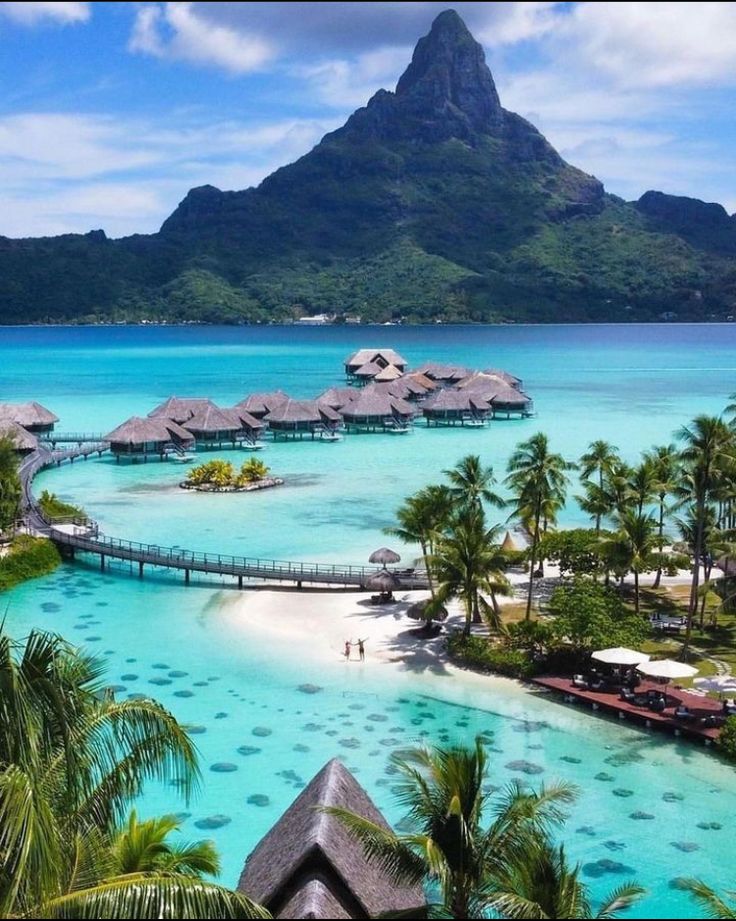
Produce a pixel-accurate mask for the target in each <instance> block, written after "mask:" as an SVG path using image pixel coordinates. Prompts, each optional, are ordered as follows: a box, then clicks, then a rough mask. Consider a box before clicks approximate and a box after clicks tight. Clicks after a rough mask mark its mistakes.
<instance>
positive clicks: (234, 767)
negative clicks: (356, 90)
mask: <svg viewBox="0 0 736 921" xmlns="http://www.w3.org/2000/svg"><path fill="white" fill-rule="evenodd" d="M372 345H379V346H380V345H386V346H393V347H394V348H397V349H398V350H399V351H400V352H402V353H403V354H404V355H405V356H406V357H407V359H408V360H409V361H410V362H411V363H419V362H420V361H421V360H422V359H425V358H427V359H435V360H444V361H452V362H455V363H462V364H468V365H472V366H477V367H488V366H493V367H502V368H506V369H508V370H509V371H512V372H513V373H515V374H517V375H518V376H520V377H522V378H523V380H524V386H525V389H526V390H527V391H528V392H529V393H530V394H531V396H532V397H533V398H534V401H535V406H536V410H537V413H538V415H537V417H536V418H532V419H527V420H521V421H519V420H516V421H514V420H512V421H509V422H505V421H498V422H495V423H493V424H492V425H491V426H490V427H489V428H488V429H480V430H477V429H469V430H460V429H457V430H454V431H453V430H431V431H427V430H425V429H424V428H423V427H422V426H421V425H419V426H418V427H417V431H416V432H415V433H413V434H412V435H409V436H406V437H401V438H396V437H393V436H388V435H387V436H368V435H365V436H353V437H348V438H345V439H344V440H343V441H342V442H340V443H336V444H325V443H314V444H313V443H311V442H304V443H302V444H269V446H268V448H267V449H266V450H265V451H264V452H263V454H262V455H261V456H262V457H263V459H264V460H266V461H267V463H268V464H269V466H271V467H272V469H273V471H274V472H275V473H277V474H279V475H282V476H283V477H284V478H285V479H286V480H287V485H286V486H284V487H283V488H282V489H280V490H274V491H273V492H263V493H260V494H259V493H255V494H249V495H242V496H229V497H227V496H221V495H217V496H214V495H204V494H190V493H187V492H184V491H183V490H180V489H178V486H177V483H178V480H179V479H180V478H181V476H182V468H181V467H178V466H175V465H173V464H168V463H163V464H161V463H158V462H151V463H149V464H145V465H144V464H138V465H119V466H118V465H116V464H114V463H113V462H112V461H111V460H110V459H109V458H102V459H100V460H90V461H87V462H78V463H76V464H74V465H73V466H65V467H62V468H60V469H58V470H53V471H49V472H47V473H44V474H42V475H41V476H40V477H39V479H38V482H37V486H36V488H37V489H41V488H44V487H45V488H48V489H52V490H53V491H55V492H56V493H57V494H58V495H60V496H61V497H62V498H64V499H69V500H72V501H75V502H78V503H80V504H82V505H83V506H84V507H85V509H86V510H87V511H88V512H89V513H90V514H91V515H92V516H93V517H95V518H96V519H97V520H98V521H99V523H100V526H101V528H102V530H104V531H105V532H106V533H107V534H110V535H113V536H118V537H128V538H132V539H139V540H146V541H151V542H158V543H161V544H167V545H177V544H178V545H180V546H183V547H188V548H190V549H195V550H220V551H222V552H227V553H243V554H248V555H251V556H264V557H280V558H286V559H303V560H320V561H324V562H333V561H334V562H355V563H362V562H365V560H366V558H367V556H368V554H369V553H370V552H371V551H372V550H373V549H375V548H376V547H377V546H380V545H381V544H383V543H385V542H386V538H385V537H383V536H382V534H381V528H383V527H384V526H386V525H388V524H390V522H391V518H392V512H393V510H394V509H395V507H396V506H397V505H398V504H399V502H400V501H401V499H402V497H403V496H405V495H406V494H407V493H409V492H411V491H413V490H415V489H416V488H418V487H419V486H421V485H422V484H423V483H426V482H429V481H432V480H435V479H437V478H438V477H439V475H440V472H441V470H442V469H443V468H445V467H448V466H450V465H452V464H453V463H454V462H455V461H456V460H457V459H459V458H460V457H461V456H462V455H463V454H466V453H469V452H471V451H472V452H474V453H479V454H480V455H481V456H482V458H483V460H484V461H485V462H486V463H491V464H493V465H494V467H495V468H496V469H497V470H498V471H499V472H502V471H503V468H504V467H505V463H506V459H507V457H508V455H509V453H510V451H511V450H512V448H513V446H514V445H515V443H516V442H517V441H518V440H520V439H522V438H524V437H528V436H529V435H531V434H533V433H534V432H535V431H537V430H539V429H543V430H545V431H547V432H548V433H549V434H550V436H551V439H552V442H553V445H554V447H555V448H556V449H557V450H560V451H562V452H563V453H565V454H566V455H568V456H569V457H571V458H575V457H576V456H578V455H579V454H580V453H581V451H582V449H583V448H584V447H585V446H586V445H587V443H588V442H589V441H590V440H592V439H593V438H596V437H605V438H607V439H609V440H611V441H613V442H614V443H616V444H617V445H618V446H619V448H620V449H621V451H622V453H623V454H624V456H626V457H629V458H632V459H633V458H634V457H635V456H636V454H637V453H638V452H639V451H640V450H642V449H643V448H647V447H649V446H651V445H652V444H654V443H660V442H665V441H669V440H671V438H672V435H673V433H674V431H675V430H676V429H677V427H678V426H679V425H681V424H682V423H684V422H686V421H688V420H689V419H690V418H691V417H692V416H693V415H695V414H696V413H699V412H717V411H719V410H720V409H721V408H722V407H723V405H724V404H725V402H726V401H727V397H728V395H729V394H730V393H731V392H732V391H733V390H736V328H735V327H734V326H730V325H728V326H671V325H663V326H580V327H569V326H564V327H563V326H559V327H554V326H553V327H513V326H507V327H436V328H404V327H379V328H334V327H332V328H329V327H328V328H319V329H310V328H305V329H299V328H294V327H290V328H275V327H270V328H250V327H249V328H199V327H188V328H154V327H148V328H129V327H120V328H100V327H96V328H72V329H66V328H30V329H27V328H12V329H7V328H3V329H0V400H10V401H16V400H25V399H37V400H39V401H40V402H42V403H44V404H45V405H48V406H49V407H50V408H51V409H53V410H54V411H55V412H56V413H57V414H58V415H59V416H61V423H60V426H59V427H60V428H63V429H65V430H76V429H84V430H99V431H106V430H108V429H110V428H112V427H113V426H114V425H116V424H117V423H119V422H120V421H122V420H123V419H125V418H127V417H128V416H130V415H133V414H139V415H145V413H147V412H148V411H149V410H150V409H151V408H152V407H153V406H154V405H155V404H156V403H158V402H160V401H162V400H163V399H165V398H166V397H167V396H169V395H171V394H177V395H179V396H209V397H212V398H213V399H214V400H216V401H217V402H220V403H223V404H225V405H227V404H228V403H232V402H235V401H236V400H238V399H241V398H242V397H243V396H245V395H246V394H247V393H249V392H252V391H255V390H264V389H271V388H274V387H282V388H283V389H284V390H286V391H288V392H289V393H292V394H293V395H295V396H307V395H312V394H316V393H318V392H320V391H321V390H323V389H325V388H326V387H328V386H330V385H332V384H337V383H340V382H341V369H342V361H343V359H344V357H345V356H346V355H347V354H349V353H350V352H351V351H353V350H355V349H356V348H359V347H363V346H372ZM211 456H215V455H214V454H213V455H211ZM243 456H245V455H243ZM235 459H236V457H235V456H234V457H233V460H235ZM223 500H224V501H223ZM225 503H226V504H225ZM583 520H584V519H583V517H582V516H581V514H580V511H579V510H578V509H577V507H576V506H575V503H574V502H571V503H570V505H569V507H568V508H567V509H566V511H565V514H564V516H563V524H568V525H573V524H577V523H582V522H583ZM410 555H411V551H410V550H407V556H410ZM232 592H233V589H232V588H231V586H229V585H226V584H225V583H223V584H222V585H220V584H218V583H215V582H210V583H209V584H204V583H199V584H196V585H193V586H191V587H190V588H185V587H184V586H183V585H182V584H181V581H180V580H177V579H174V578H170V577H164V576H155V575H152V576H151V577H149V578H146V579H144V580H143V581H138V580H137V579H135V578H130V576H129V575H126V574H124V573H123V572H120V571H116V570H114V569H113V570H110V571H108V572H107V573H106V574H104V575H103V574H101V573H100V572H99V571H98V570H97V569H96V568H95V567H94V566H93V565H91V564H90V565H85V564H84V563H80V564H75V565H65V566H63V567H62V568H61V569H60V570H58V571H57V573H55V574H54V575H52V576H50V577H48V578H44V579H39V580H36V581H34V582H33V583H29V584H26V585H24V586H21V587H19V588H18V589H16V590H14V591H12V592H10V593H8V595H6V596H5V597H4V598H3V608H4V609H5V608H6V606H7V622H8V624H9V627H10V629H11V631H12V632H13V633H14V634H15V635H16V636H22V635H23V634H24V633H25V632H26V631H27V630H29V629H30V628H31V627H43V628H47V629H52V630H56V631H58V632H60V633H62V634H63V635H64V636H66V637H68V638H70V639H72V640H74V641H76V642H79V644H80V645H84V646H86V647H87V648H89V649H90V650H93V651H95V652H97V653H99V654H100V655H104V657H105V658H106V659H107V662H108V667H109V679H110V682H111V684H115V685H118V686H119V688H118V693H119V694H121V695H127V694H137V693H146V694H154V696H156V697H158V698H159V699H160V700H162V701H163V702H164V703H165V704H166V705H167V706H169V707H171V709H172V710H173V711H174V712H175V713H176V715H177V716H178V717H180V718H181V719H182V720H184V721H186V722H188V723H191V724H193V725H194V726H195V727H197V730H198V734H197V735H196V736H195V738H196V741H197V745H198V747H199V749H200V751H201V763H202V769H203V784H202V790H201V793H200V795H199V796H198V797H197V799H196V801H194V802H193V803H191V804H190V805H189V806H188V807H186V806H184V805H183V804H181V802H180V801H179V800H178V799H177V798H176V791H175V790H174V789H154V788H152V789H151V790H150V791H149V792H148V793H147V794H146V797H145V799H144V801H143V803H142V804H141V809H142V810H144V811H146V812H161V811H182V810H184V809H186V810H187V814H188V817H187V820H186V822H185V825H184V828H185V830H186V833H187V836H189V837H195V836H210V837H212V838H213V839H214V840H215V841H216V843H217V845H218V847H219V849H220V851H221V853H222V855H223V862H224V874H223V880H224V882H225V883H227V884H234V883H235V882H236V880H237V877H238V874H239V872H240V869H241V866H242V862H243V860H244V858H245V856H246V855H247V853H248V852H249V851H250V849H251V848H252V847H253V845H254V844H255V843H256V842H257V840H258V839H259V838H260V837H261V836H262V835H263V834H264V832H265V831H266V830H267V829H268V827H269V826H270V825H271V824H272V823H273V822H274V821H275V819H276V818H277V817H278V815H279V814H280V813H281V812H282V811H283V809H284V808H285V807H286V806H287V805H288V804H289V802H290V801H291V800H292V799H293V797H294V796H295V795H296V793H297V791H298V789H299V788H300V787H301V785H302V784H304V783H305V782H307V781H308V780H309V779H310V777H311V776H312V775H313V774H314V773H315V772H316V771H317V770H318V769H319V767H321V765H322V764H323V763H324V762H325V761H326V760H327V759H328V758H330V757H332V756H334V755H340V756H341V757H343V758H344V760H345V762H346V764H347V765H348V766H349V767H350V768H351V769H352V770H354V771H356V772H357V777H358V779H359V780H360V781H361V783H362V784H364V786H365V787H366V788H367V790H368V791H369V793H370V794H371V795H372V796H373V797H374V798H375V800H376V802H377V803H378V805H379V806H380V808H382V809H383V810H385V812H386V814H387V815H388V817H389V818H390V819H391V820H392V821H393V822H394V823H398V824H400V822H401V818H402V816H401V813H400V811H397V809H396V807H395V805H394V804H393V801H392V796H391V783H392V773H391V768H390V765H389V760H388V759H389V756H390V755H391V753H392V752H393V751H395V750H397V749H400V748H402V747H405V746H407V745H408V744H411V743H413V742H416V741H417V740H419V739H423V740H426V741H429V742H432V743H451V742H470V741H471V740H472V739H473V738H474V737H475V735H477V734H478V733H484V734H487V736H488V738H490V739H492V741H491V742H490V747H491V761H492V766H493V769H492V777H491V782H492V783H493V784H494V785H503V784H504V783H507V782H508V781H509V780H511V779H512V778H519V779H522V780H525V781H529V782H531V783H540V782H542V781H545V780H547V781H548V780H552V779H557V778H565V779H567V780H571V781H573V782H575V783H577V784H578V785H579V787H580V789H581V796H580V799H579V802H578V803H577V805H576V806H575V807H574V809H573V810H572V814H571V817H570V820H569V822H568V823H567V826H566V828H565V832H564V839H565V841H566V843H567V846H568V849H569V852H570V854H571V855H572V856H573V857H574V858H575V859H577V860H579V861H580V862H581V863H582V864H583V872H584V876H585V879H586V881H587V882H588V883H589V884H590V886H591V888H592V892H593V894H594V896H595V897H596V898H598V897H601V896H602V895H603V894H604V893H606V892H607V891H609V890H610V889H612V888H614V887H615V886H617V885H619V884H620V883H621V882H623V881H625V880H627V879H629V878H631V877H632V876H636V878H637V879H638V880H639V881H640V882H641V883H642V884H644V885H645V886H647V888H648V889H649V896H648V898H647V899H646V900H645V901H644V902H643V903H642V904H641V905H640V906H639V907H638V908H637V909H636V910H635V911H632V912H631V913H630V916H631V917H642V918H644V917H655V918H671V917H696V910H695V908H694V905H693V903H692V902H691V901H690V899H689V898H688V897H687V896H686V895H685V894H684V893H682V892H681V891H680V890H679V889H678V888H677V885H676V882H674V881H675V880H676V878H677V877H681V876H702V877H703V878H704V879H705V880H706V881H708V882H709V883H713V884H716V885H719V886H721V887H726V888H728V887H734V886H736V879H734V874H733V862H732V855H731V847H730V845H731V842H732V841H733V835H734V831H735V830H736V819H735V818H734V816H736V775H735V774H734V770H733V768H731V767H729V766H727V765H725V764H723V763H721V762H720V761H719V760H718V759H717V758H715V757H713V756H711V755H708V754H706V753H705V751H703V750H702V749H700V748H698V747H697V746H693V745H689V744H677V743H675V742H674V741H673V740H671V739H667V738H665V737H661V736H658V735H651V734H645V733H643V732H639V731H637V730H635V729H633V728H631V727H630V726H628V725H621V724H619V723H615V722H610V721H607V720H605V719H602V718H599V717H596V716H593V715H592V714H590V713H589V712H584V711H582V710H577V709H574V708H569V707H565V706H562V705H560V704H557V703H555V702H553V701H550V700H548V699H545V698H543V697H540V696H536V695H534V694H532V693H529V692H527V691H524V690H522V689H520V688H519V687H518V686H517V685H515V684H514V683H512V682H503V683H500V682H499V683H497V682H493V683H489V687H488V690H487V691H483V692H478V691H477V689H473V690H470V689H469V688H466V687H465V686H464V685H463V683H462V681H461V680H459V679H457V678H449V677H446V676H443V675H441V674H440V675H438V674H435V673H427V672H421V671H417V672H414V671H411V670H410V669H407V670H406V671H403V672H402V671H398V670H397V671H395V672H392V673H391V674H392V681H391V682H390V683H389V682H388V681H387V680H386V677H385V673H383V672H380V669H377V668H372V667H371V662H370V656H369V660H368V662H367V663H366V665H365V666H362V667H361V666H360V665H358V664H357V663H356V664H355V667H354V668H352V667H336V668H335V669H334V670H327V669H325V668H324V666H317V665H314V664H310V663H309V662H304V661H302V660H301V659H300V651H299V638H298V636H295V637H294V638H293V641H292V642H290V643H288V644H280V645H279V646H278V647H277V648H274V647H273V646H270V647H269V646H268V645H267V644H266V643H265V642H264V641H263V640H262V639H260V638H259V637H256V636H253V637H249V636H248V633H247V630H245V631H243V633H242V634H241V635H239V636H238V637H235V638H233V637H232V636H231V634H230V632H229V630H228V629H227V624H226V619H225V618H224V616H223V614H222V610H223V601H225V600H226V599H227V598H228V597H231V595H232ZM290 597H291V598H292V599H293V604H294V605H298V604H299V596H298V595H296V594H295V595H292V596H290ZM379 672H380V673H379ZM300 686H302V687H301V689H300ZM310 686H313V687H310ZM474 687H475V686H474ZM315 688H319V690H317V691H316V692H314V691H315ZM310 692H313V693H310ZM213 766H215V767H216V768H217V770H212V767H213Z"/></svg>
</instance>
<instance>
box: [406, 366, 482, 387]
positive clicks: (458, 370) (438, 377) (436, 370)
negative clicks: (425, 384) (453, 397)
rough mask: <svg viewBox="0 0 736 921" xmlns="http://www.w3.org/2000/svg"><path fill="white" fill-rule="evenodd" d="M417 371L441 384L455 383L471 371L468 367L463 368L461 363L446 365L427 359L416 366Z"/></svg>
mask: <svg viewBox="0 0 736 921" xmlns="http://www.w3.org/2000/svg"><path fill="white" fill-rule="evenodd" d="M417 371H418V372H419V373H420V374H423V375H425V377H428V378H430V380H433V381H435V382H437V383H441V384H457V383H458V382H459V381H461V380H464V378H466V377H468V376H469V375H471V374H472V373H473V372H472V371H471V369H470V368H464V367H462V366H461V365H447V364H443V363H442V362H438V361H429V362H427V363H426V364H423V365H422V366H421V367H420V368H417Z"/></svg>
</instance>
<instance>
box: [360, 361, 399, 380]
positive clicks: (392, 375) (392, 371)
mask: <svg viewBox="0 0 736 921" xmlns="http://www.w3.org/2000/svg"><path fill="white" fill-rule="evenodd" d="M358 370H359V371H360V369H358ZM402 374H403V371H400V370H399V369H398V368H397V367H396V365H386V367H385V368H382V369H381V370H380V371H379V372H378V374H376V376H375V377H374V378H373V380H374V381H375V382H376V383H377V384H381V383H385V382H387V381H395V380H396V379H397V378H399V377H401V375H402Z"/></svg>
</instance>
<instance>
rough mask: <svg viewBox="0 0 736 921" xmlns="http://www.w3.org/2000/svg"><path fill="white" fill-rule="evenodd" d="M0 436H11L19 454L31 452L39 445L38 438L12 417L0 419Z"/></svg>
mask: <svg viewBox="0 0 736 921" xmlns="http://www.w3.org/2000/svg"><path fill="white" fill-rule="evenodd" d="M0 438H9V439H10V440H11V441H12V442H13V446H14V448H15V451H16V453H17V454H30V453H31V452H32V451H35V450H36V448H37V447H38V438H36V436H35V435H34V434H33V433H32V432H29V431H28V429H25V428H23V426H22V425H18V423H17V422H13V420H12V419H0Z"/></svg>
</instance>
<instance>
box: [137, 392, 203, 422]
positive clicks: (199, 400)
mask: <svg viewBox="0 0 736 921" xmlns="http://www.w3.org/2000/svg"><path fill="white" fill-rule="evenodd" d="M210 404H212V401H211V400H209V399H207V397H169V398H168V400H165V401H164V402H163V403H159V405H158V406H156V407H154V408H153V409H152V410H151V412H150V413H149V414H148V415H149V417H150V418H152V419H155V418H157V417H158V416H163V417H164V418H165V419H173V420H174V422H178V423H179V424H181V423H183V422H188V421H189V419H191V418H192V416H193V415H194V414H195V413H196V412H199V411H200V410H202V409H204V408H205V407H206V406H208V405H210Z"/></svg>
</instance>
